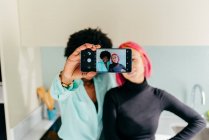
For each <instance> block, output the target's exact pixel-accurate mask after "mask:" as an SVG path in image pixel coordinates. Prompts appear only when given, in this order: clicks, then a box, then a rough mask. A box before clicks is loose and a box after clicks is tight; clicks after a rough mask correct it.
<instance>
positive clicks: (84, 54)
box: [81, 48, 132, 73]
mask: <svg viewBox="0 0 209 140" xmlns="http://www.w3.org/2000/svg"><path fill="white" fill-rule="evenodd" d="M131 67H132V52H131V49H116V48H112V49H97V50H96V51H92V50H91V49H86V50H84V51H81V71H83V72H90V71H95V72H101V73H105V72H111V73H124V72H131Z"/></svg>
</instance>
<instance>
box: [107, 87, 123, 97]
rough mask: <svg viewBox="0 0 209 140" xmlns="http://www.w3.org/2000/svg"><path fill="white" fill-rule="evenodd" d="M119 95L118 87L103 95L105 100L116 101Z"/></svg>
mask: <svg viewBox="0 0 209 140" xmlns="http://www.w3.org/2000/svg"><path fill="white" fill-rule="evenodd" d="M119 93H120V87H114V88H111V89H110V90H108V91H107V93H106V95H105V99H108V100H110V99H111V100H116V99H117V97H118V94H119Z"/></svg>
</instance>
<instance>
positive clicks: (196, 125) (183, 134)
mask: <svg viewBox="0 0 209 140" xmlns="http://www.w3.org/2000/svg"><path fill="white" fill-rule="evenodd" d="M161 99H162V107H163V108H164V109H165V110H168V111H170V112H173V113H174V114H176V115H177V116H179V117H180V118H182V119H183V120H185V121H186V122H187V123H188V125H187V126H186V127H185V128H184V129H183V130H182V131H180V132H179V133H178V134H176V135H175V136H174V137H173V138H171V140H189V139H191V138H192V137H193V136H195V135H196V134H197V133H198V132H200V131H201V130H202V129H203V128H204V127H205V126H206V123H205V120H204V119H203V118H202V117H201V116H200V115H199V114H198V113H197V112H196V111H195V110H193V109H192V108H190V107H189V106H187V105H185V104H184V103H182V102H181V101H179V100H178V99H177V98H175V97H174V96H172V95H170V94H168V93H166V92H163V93H162V98H161Z"/></svg>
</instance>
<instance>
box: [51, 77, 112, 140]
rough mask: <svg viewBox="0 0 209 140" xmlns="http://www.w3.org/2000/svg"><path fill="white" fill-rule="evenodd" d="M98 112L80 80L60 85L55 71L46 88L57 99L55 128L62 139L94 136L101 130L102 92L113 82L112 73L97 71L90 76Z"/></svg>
mask: <svg viewBox="0 0 209 140" xmlns="http://www.w3.org/2000/svg"><path fill="white" fill-rule="evenodd" d="M93 80H94V86H95V91H96V98H97V103H98V112H97V111H96V108H95V105H94V103H93V102H92V100H91V99H90V98H89V96H88V94H87V92H86V90H85V88H84V85H83V81H82V80H75V81H74V83H73V85H72V86H71V87H69V88H68V89H67V88H64V87H62V85H61V82H60V80H59V76H58V75H57V76H56V78H55V79H54V81H53V82H52V85H51V88H50V92H51V95H52V96H53V98H55V99H56V100H57V101H58V102H59V106H60V111H61V120H62V125H61V128H60V130H59V132H58V135H59V137H60V138H62V139H64V140H98V139H99V138H100V135H101V131H102V128H103V126H102V112H103V102H104V96H105V94H106V92H107V91H108V90H109V89H110V88H112V87H115V86H116V82H115V79H114V74H108V73H104V74H98V75H97V76H95V77H94V79H93Z"/></svg>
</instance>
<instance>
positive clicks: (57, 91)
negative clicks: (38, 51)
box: [50, 75, 80, 101]
mask: <svg viewBox="0 0 209 140" xmlns="http://www.w3.org/2000/svg"><path fill="white" fill-rule="evenodd" d="M79 85H80V82H79V81H78V80H75V81H74V82H73V84H72V86H70V87H69V88H65V87H63V86H62V85H61V81H60V78H59V75H57V76H56V77H55V79H54V80H53V82H52V85H51V88H50V93H51V95H52V97H53V98H54V99H56V100H58V101H61V100H65V99H67V98H68V97H69V96H71V95H72V94H74V93H75V92H76V90H77V88H78V87H79Z"/></svg>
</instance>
